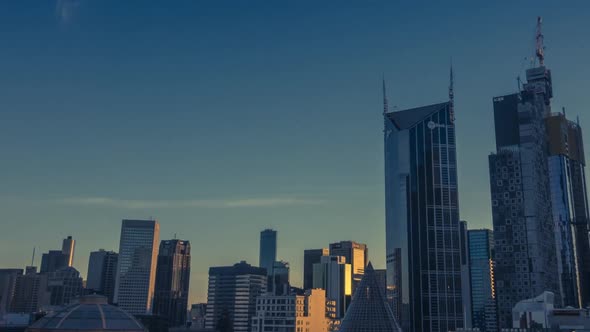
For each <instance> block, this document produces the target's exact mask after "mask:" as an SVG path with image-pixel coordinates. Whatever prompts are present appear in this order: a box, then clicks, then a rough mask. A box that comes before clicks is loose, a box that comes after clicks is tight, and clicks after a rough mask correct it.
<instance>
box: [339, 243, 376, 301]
mask: <svg viewBox="0 0 590 332" xmlns="http://www.w3.org/2000/svg"><path fill="white" fill-rule="evenodd" d="M330 255H331V256H342V257H344V258H346V263H348V264H350V265H351V267H352V292H353V293H354V290H355V288H356V285H358V283H359V282H361V279H362V278H363V274H364V273H365V267H366V266H367V263H368V262H369V249H367V245H366V244H363V243H358V242H354V241H340V242H336V243H331V244H330Z"/></svg>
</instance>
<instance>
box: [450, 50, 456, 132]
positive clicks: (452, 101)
mask: <svg viewBox="0 0 590 332" xmlns="http://www.w3.org/2000/svg"><path fill="white" fill-rule="evenodd" d="M454 89H455V78H454V75H453V61H452V60H451V70H450V75H449V118H450V120H451V123H454V122H455V90H454Z"/></svg>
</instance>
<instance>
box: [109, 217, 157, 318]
mask: <svg viewBox="0 0 590 332" xmlns="http://www.w3.org/2000/svg"><path fill="white" fill-rule="evenodd" d="M159 238H160V225H159V224H158V222H157V221H156V220H123V222H122V225H121V239H120V241H119V260H118V263H117V279H116V283H115V301H114V302H115V303H116V304H117V305H118V306H119V307H121V308H122V309H123V310H125V311H127V312H129V313H130V314H133V315H143V314H146V313H151V311H152V301H153V297H154V285H155V280H156V263H157V257H158V242H159Z"/></svg>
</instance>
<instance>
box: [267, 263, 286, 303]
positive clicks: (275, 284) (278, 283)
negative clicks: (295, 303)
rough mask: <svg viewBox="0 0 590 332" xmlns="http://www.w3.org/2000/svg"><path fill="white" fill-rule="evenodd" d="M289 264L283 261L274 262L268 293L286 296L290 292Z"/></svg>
mask: <svg viewBox="0 0 590 332" xmlns="http://www.w3.org/2000/svg"><path fill="white" fill-rule="evenodd" d="M289 271H290V267H289V263H287V262H285V261H277V262H274V264H273V267H272V275H271V276H270V279H269V283H268V291H269V292H270V293H273V294H275V295H287V294H289V293H290V291H291V284H290V282H289Z"/></svg>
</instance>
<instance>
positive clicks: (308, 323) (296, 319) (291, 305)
mask: <svg viewBox="0 0 590 332" xmlns="http://www.w3.org/2000/svg"><path fill="white" fill-rule="evenodd" d="M327 328H328V319H327V318H326V292H325V291H324V290H323V289H311V290H308V291H306V292H305V295H295V294H293V295H281V296H276V295H272V294H268V295H263V296H259V297H258V298H257V299H256V316H254V317H252V332H263V331H281V332H326V331H327Z"/></svg>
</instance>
